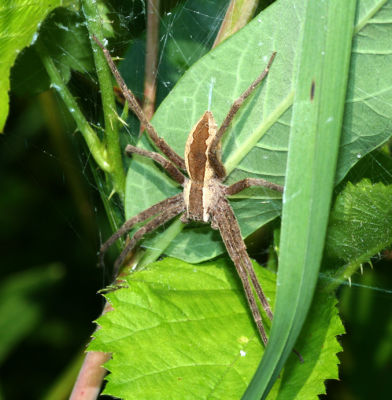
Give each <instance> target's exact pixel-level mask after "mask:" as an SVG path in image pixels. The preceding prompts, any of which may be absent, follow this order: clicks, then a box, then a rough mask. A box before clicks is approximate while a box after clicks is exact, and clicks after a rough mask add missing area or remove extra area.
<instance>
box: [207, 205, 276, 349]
mask: <svg viewBox="0 0 392 400" xmlns="http://www.w3.org/2000/svg"><path fill="white" fill-rule="evenodd" d="M211 214H212V221H213V223H214V224H215V225H216V226H217V227H218V229H219V232H220V234H221V236H222V239H223V242H224V243H225V246H226V249H227V252H228V253H229V255H230V257H231V259H232V260H233V263H234V265H235V267H236V269H237V272H238V274H239V276H240V278H241V281H242V285H243V287H244V290H245V294H246V298H247V300H248V304H249V306H250V309H251V311H252V314H253V318H254V320H255V322H256V325H257V328H258V330H259V333H260V336H261V339H262V340H263V343H264V344H267V341H268V339H267V335H266V333H265V329H264V325H263V322H262V319H261V315H260V311H259V309H258V307H257V303H256V299H255V297H254V295H253V292H252V288H251V286H250V283H249V279H248V276H249V277H250V280H251V282H252V284H253V287H254V289H255V291H256V293H257V296H258V298H259V299H260V302H261V304H262V306H263V308H264V310H265V312H266V314H267V315H268V317H269V318H270V319H272V317H273V315H272V312H271V307H270V305H269V303H268V300H267V298H266V297H265V294H264V292H263V290H262V288H261V286H260V284H259V282H258V280H257V277H256V274H255V272H254V270H253V266H252V262H251V261H250V258H249V256H248V253H247V251H246V246H245V243H244V241H243V239H242V237H241V231H240V227H239V225H238V222H237V219H236V218H235V215H234V212H233V210H232V208H231V206H230V204H229V203H228V201H227V200H226V199H225V198H221V199H220V200H219V201H218V203H217V206H216V209H214V210H211Z"/></svg>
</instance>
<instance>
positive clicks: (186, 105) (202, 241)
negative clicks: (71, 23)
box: [125, 0, 392, 262]
mask: <svg viewBox="0 0 392 400" xmlns="http://www.w3.org/2000/svg"><path fill="white" fill-rule="evenodd" d="M305 4H306V2H303V1H302V0H296V1H292V0H278V1H276V2H275V3H273V4H272V5H271V6H270V7H268V8H267V9H265V10H264V11H263V12H262V13H261V14H260V15H259V16H257V17H256V18H255V19H254V20H253V21H252V22H251V23H250V24H248V25H247V26H246V27H245V28H244V29H242V30H241V31H240V32H238V33H237V34H235V35H233V36H232V37H231V38H229V39H228V40H227V41H225V42H224V43H222V44H221V45H219V46H218V47H217V48H215V49H214V50H212V51H211V52H210V53H208V54H207V55H206V56H204V57H203V58H201V59H200V60H199V61H198V62H197V63H196V64H194V65H193V66H192V67H191V68H190V69H189V71H188V72H187V73H186V74H185V75H184V77H183V78H182V79H181V80H180V81H179V83H178V84H177V85H176V87H175V88H174V89H173V91H172V92H171V93H170V95H169V96H168V97H167V98H166V99H165V101H164V102H163V103H162V105H161V106H160V108H159V109H158V111H157V113H156V115H155V116H154V119H153V124H154V126H155V127H156V128H157V131H158V132H159V134H160V135H161V136H163V137H164V138H165V139H166V140H167V141H168V143H169V144H170V145H171V146H172V147H173V148H174V149H175V150H176V151H177V152H178V153H179V154H181V155H182V154H183V152H184V145H185V141H186V139H187V136H188V133H189V132H190V130H191V128H192V126H193V125H194V124H195V122H196V121H197V120H198V119H199V118H200V116H201V115H202V114H203V112H204V111H205V110H206V109H207V108H208V105H209V99H211V107H210V109H211V110H212V111H213V113H214V116H215V119H216V120H217V123H218V125H219V124H220V123H221V122H222V120H223V118H224V116H225V115H226V114H227V112H228V110H229V108H230V105H231V104H232V102H233V101H234V99H236V98H237V97H238V96H239V95H240V94H241V93H242V92H243V91H244V90H245V88H246V87H247V86H248V85H249V84H250V82H251V81H252V80H253V79H254V78H255V77H256V76H257V75H258V74H259V73H260V71H262V70H263V68H264V67H265V65H266V62H267V60H268V58H269V56H270V55H271V53H272V51H273V50H276V51H277V53H278V54H277V57H276V59H275V61H274V64H273V65H272V68H271V71H270V74H269V76H268V77H267V79H266V81H265V82H264V83H263V84H261V85H260V87H259V88H258V89H257V90H256V92H255V93H254V95H253V96H252V98H250V99H249V100H248V101H247V103H246V104H245V105H244V106H243V107H242V109H241V111H240V112H239V114H238V116H237V117H236V119H235V121H234V122H233V124H232V126H231V128H230V129H229V131H228V132H227V134H226V136H225V138H224V140H223V149H222V152H223V161H224V162H225V165H226V168H227V171H228V172H229V176H228V180H227V182H228V183H232V182H234V181H237V180H239V179H242V178H244V177H259V178H264V179H268V180H270V181H273V182H276V183H280V184H283V183H284V178H285V168H286V158H287V148H288V136H289V130H290V125H291V122H290V120H291V106H292V103H293V99H294V86H293V76H294V73H295V63H296V55H297V54H300V50H299V46H300V43H299V41H298V39H299V32H300V29H301V27H302V25H303V21H304V7H305ZM391 10H392V8H391V1H388V2H386V1H385V0H361V1H359V6H358V12H357V17H356V22H355V27H356V31H355V32H356V34H355V37H354V43H353V51H352V57H351V66H350V74H349V83H348V91H347V97H346V107H345V114H344V121H343V132H342V139H341V145H340V149H339V159H338V169H337V174H336V183H337V182H339V181H340V180H341V179H342V178H343V177H344V176H345V175H346V174H347V172H348V171H349V170H350V168H351V167H352V166H353V165H354V164H355V163H356V162H357V161H358V160H359V159H360V158H362V157H363V156H364V155H366V154H367V153H368V152H370V151H372V150H373V149H374V148H376V147H377V146H379V145H380V144H382V143H383V142H385V141H386V140H387V139H388V138H389V137H390V135H391V132H392V122H391V119H390V117H389V116H390V115H392V90H390V89H391V87H392V75H391V74H390V73H389V72H390V68H391V65H392V42H391V40H390V37H391V36H392V25H391V24H388V23H387V22H388V21H389V20H390V19H391V18H392V16H391V14H392V11H391ZM282 21H284V23H282ZM371 71H377V74H374V73H372V72H371ZM380 76H382V77H383V78H382V79H379V77H380ZM141 145H142V146H144V147H147V148H151V147H150V145H149V143H147V141H146V139H145V138H143V139H142V142H141ZM178 191H179V188H178V187H177V186H176V185H175V184H174V183H173V182H172V181H170V178H168V177H167V176H166V174H165V173H164V172H162V170H161V169H159V168H158V167H156V166H155V165H154V164H153V163H151V162H150V161H149V160H141V159H140V158H138V157H135V160H134V161H133V162H132V163H131V167H130V169H129V172H128V177H127V188H126V192H127V193H126V205H125V210H126V216H127V218H129V217H131V216H132V215H135V214H137V213H138V212H140V211H141V210H143V209H145V208H147V207H148V206H150V205H152V204H154V203H156V202H157V201H160V200H162V199H164V198H166V197H168V196H170V195H173V194H176V193H178ZM263 196H264V197H265V198H264V199H263V200H261V201H260V202H258V203H257V202H253V203H251V200H250V199H248V198H247V197H248V196H244V197H245V198H243V202H244V203H246V204H249V208H252V207H256V208H257V210H255V211H254V213H255V214H257V213H264V212H265V213H267V214H268V215H269V217H268V218H264V217H262V218H260V220H259V221H258V222H256V223H255V221H253V220H252V221H251V220H250V219H249V218H248V219H244V218H242V216H240V218H239V223H240V226H241V230H242V232H243V234H244V236H246V235H248V234H250V233H251V232H253V231H254V230H255V229H257V228H258V227H260V226H261V225H263V224H265V223H266V222H268V221H269V220H270V219H272V218H275V216H276V215H278V214H279V213H280V208H279V207H277V206H276V200H273V201H270V199H271V192H264V194H263ZM273 196H274V197H276V195H275V194H273ZM248 202H249V203H248ZM261 206H262V207H261ZM234 207H235V205H234ZM244 207H245V206H244ZM261 208H263V211H260V209H261ZM250 222H252V224H250ZM198 232H200V233H198V234H197V235H198V236H197V240H196V239H195V240H193V241H192V242H189V239H188V238H187V235H188V233H189V232H182V233H180V234H179V235H178V236H177V238H176V239H175V241H174V242H173V243H172V244H171V245H170V246H169V247H168V248H167V249H166V250H165V252H166V254H168V255H173V256H175V257H178V258H181V259H183V260H186V261H190V262H199V261H201V260H206V259H209V258H211V257H214V256H216V255H217V254H220V253H221V252H222V251H223V247H222V246H221V244H220V243H218V242H217V241H216V238H215V237H214V236H213V235H211V234H209V233H207V232H208V231H207V229H205V230H203V229H200V230H198ZM184 243H187V246H186V247H185V245H184Z"/></svg>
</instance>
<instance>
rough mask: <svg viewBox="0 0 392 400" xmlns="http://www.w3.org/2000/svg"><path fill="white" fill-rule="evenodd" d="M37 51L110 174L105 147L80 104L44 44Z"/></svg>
mask: <svg viewBox="0 0 392 400" xmlns="http://www.w3.org/2000/svg"><path fill="white" fill-rule="evenodd" d="M37 51H38V54H39V56H40V57H41V60H42V63H43V65H44V67H45V69H46V71H47V73H48V75H49V78H50V81H51V86H52V88H53V89H56V90H57V92H58V94H59V95H60V97H61V98H62V99H63V101H64V103H65V105H66V106H67V108H68V110H69V112H70V113H71V114H72V116H73V118H74V120H75V122H76V125H77V127H78V129H79V131H80V132H81V133H82V135H83V137H84V139H85V141H86V143H87V146H88V148H89V150H90V151H91V154H92V156H93V157H94V160H95V161H96V163H97V164H98V165H99V167H100V168H101V169H102V170H104V171H106V172H109V171H110V169H111V168H110V165H109V163H108V161H107V155H106V151H105V147H104V145H103V144H102V143H101V141H100V140H99V138H98V136H97V134H96V132H95V131H94V130H93V129H92V128H91V126H90V124H89V123H88V121H87V120H86V118H85V117H84V115H83V113H82V111H81V110H80V108H79V105H78V103H77V102H76V100H75V98H74V97H73V96H72V94H71V92H70V91H69V90H68V88H67V85H66V84H65V82H64V80H63V78H62V76H61V75H60V72H59V71H58V69H57V68H56V66H55V64H54V62H53V60H52V58H51V57H50V56H49V54H48V53H47V51H46V48H45V46H44V45H43V44H42V43H37Z"/></svg>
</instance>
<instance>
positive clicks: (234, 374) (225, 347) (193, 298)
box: [89, 258, 343, 400]
mask: <svg viewBox="0 0 392 400" xmlns="http://www.w3.org/2000/svg"><path fill="white" fill-rule="evenodd" d="M254 266H255V270H256V272H257V275H258V277H259V279H260V281H261V282H262V283H263V287H264V290H265V292H266V295H267V297H269V298H270V299H271V301H272V303H273V302H274V298H275V287H276V282H275V279H276V276H275V274H274V273H272V272H270V271H267V270H265V269H264V268H260V267H259V266H258V265H257V264H254ZM125 279H126V282H125V283H126V285H127V286H128V287H127V288H125V289H119V290H116V291H115V292H111V293H109V294H107V295H106V297H107V299H108V301H109V302H110V303H111V304H112V306H113V308H114V310H113V311H110V312H109V313H107V314H105V315H104V316H102V317H100V318H99V320H98V324H99V325H100V326H101V329H99V330H98V331H97V332H96V333H95V335H94V336H95V339H94V340H93V341H92V343H91V344H90V346H89V350H97V351H109V352H112V353H113V357H112V359H111V360H110V361H109V362H108V363H107V364H106V367H107V368H108V369H109V370H110V372H111V374H110V375H108V384H107V386H106V388H105V393H107V394H110V395H112V396H116V397H119V398H122V399H149V400H150V399H162V398H170V399H184V398H187V399H204V398H215V399H222V398H225V399H238V398H240V396H241V394H242V393H243V391H244V390H245V388H246V386H247V384H248V383H249V381H250V379H251V377H252V375H253V372H254V370H255V368H256V366H257V364H258V362H259V359H260V357H261V356H262V354H263V352H264V348H263V346H262V345H261V342H260V340H259V337H258V333H257V330H256V328H255V326H254V323H253V320H252V316H251V314H250V312H249V310H248V306H247V303H246V300H245V297H244V295H243V292H242V286H241V282H240V280H239V279H238V278H237V276H236V275H235V272H234V267H233V265H232V263H231V262H228V261H225V260H224V259H219V260H217V261H214V262H208V263H204V264H201V265H191V264H186V263H184V262H181V261H179V260H175V259H170V258H166V259H165V260H163V261H160V262H157V263H154V264H150V265H149V266H148V267H147V268H146V269H144V270H142V271H136V272H135V273H133V274H132V275H130V276H128V277H126V278H125ZM335 303H336V300H335V299H334V298H333V297H331V296H330V295H328V294H326V293H325V292H321V291H320V292H319V293H318V295H317V297H316V299H315V303H314V305H313V308H312V309H311V312H310V313H309V318H308V320H307V322H306V324H305V327H304V331H303V332H304V334H303V335H302V336H301V338H300V340H299V342H298V347H297V350H299V351H300V353H301V355H302V357H303V358H304V360H305V363H304V364H301V363H300V362H299V360H298V358H297V357H296V356H295V355H294V354H293V355H292V357H290V359H289V361H288V363H287V366H286V369H285V370H284V372H283V373H282V374H281V379H280V381H279V383H278V385H277V386H276V387H275V388H274V391H273V393H271V399H294V398H301V399H305V400H306V399H314V398H315V397H316V396H317V394H319V393H323V392H324V386H323V382H324V380H325V379H333V378H337V376H338V375H337V365H336V364H337V362H338V360H337V357H336V356H335V353H336V352H339V351H340V350H341V347H340V345H339V344H338V342H337V341H336V338H335V336H336V335H339V334H342V333H343V328H342V324H341V322H340V320H339V317H338V315H337V310H336V307H335ZM298 395H300V396H301V397H296V396H298Z"/></svg>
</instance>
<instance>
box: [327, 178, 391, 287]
mask: <svg viewBox="0 0 392 400" xmlns="http://www.w3.org/2000/svg"><path fill="white" fill-rule="evenodd" d="M391 199H392V185H388V186H386V185H384V184H382V183H376V184H372V183H371V182H370V181H369V180H368V179H364V180H362V181H361V182H359V183H357V184H356V185H353V184H351V183H350V182H348V183H347V185H346V187H345V188H344V190H343V191H342V192H341V193H340V194H339V195H338V197H337V198H336V201H335V204H334V207H333V210H332V213H331V216H330V221H329V228H328V235H327V241H326V254H327V255H328V256H329V257H330V258H332V259H333V260H334V263H333V264H332V263H331V261H330V264H329V265H328V266H326V272H327V273H329V274H333V279H336V280H337V281H340V280H341V279H347V278H349V277H350V276H351V275H352V274H353V273H354V272H355V270H356V269H357V268H359V266H360V265H361V264H362V263H365V262H368V261H370V258H371V257H372V256H374V255H375V254H377V253H378V252H380V251H381V250H383V249H384V248H386V247H387V246H389V245H390V244H391V243H392V204H391ZM342 262H343V263H344V265H343V266H342V267H341V268H340V269H339V270H338V271H336V267H335V268H333V266H336V264H338V265H339V264H340V265H341V264H342Z"/></svg>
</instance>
